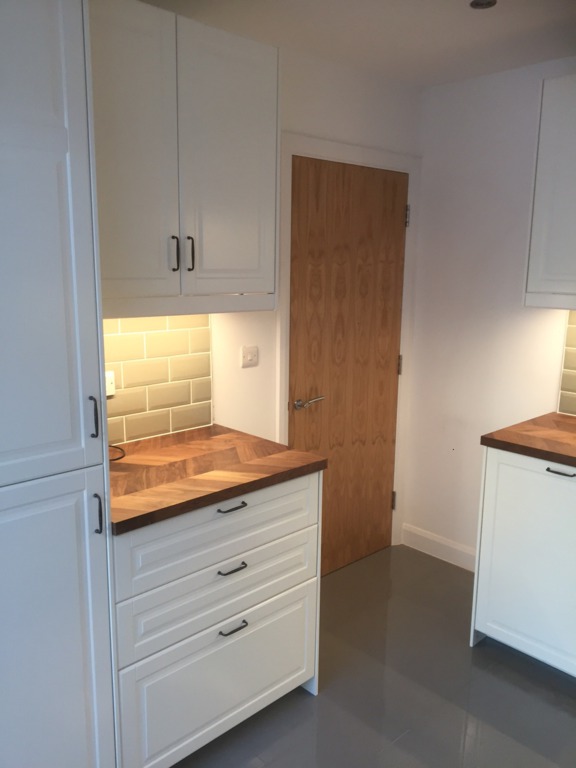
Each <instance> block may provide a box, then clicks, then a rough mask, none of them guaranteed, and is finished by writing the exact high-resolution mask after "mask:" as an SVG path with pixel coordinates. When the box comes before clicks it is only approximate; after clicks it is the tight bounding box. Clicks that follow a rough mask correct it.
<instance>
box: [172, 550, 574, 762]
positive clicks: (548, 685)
mask: <svg viewBox="0 0 576 768" xmlns="http://www.w3.org/2000/svg"><path fill="white" fill-rule="evenodd" d="M472 580H473V579H472V574H470V573H468V572H467V571H463V570H461V569H459V568H456V567H454V566H451V565H448V564H446V563H443V562H441V561H439V560H436V559H434V558H432V557H429V556H427V555H424V554H422V553H419V552H416V551H415V550H411V549H408V548H407V547H392V548H390V549H388V550H385V551H384V552H379V553H378V554H376V555H373V556H371V557H369V558H366V559H365V560H362V561H360V562H358V563H354V564H353V565H350V566H348V567H347V568H343V569H342V570H340V571H337V572H336V573H333V574H330V575H329V576H327V577H325V578H324V579H323V580H322V603H321V604H322V611H321V648H320V694H319V696H318V697H313V696H311V695H309V694H308V693H306V692H304V691H303V690H302V689H298V690H296V691H294V692H292V693H290V694H288V695H287V696H285V697H284V698H283V699H281V700H280V701H278V702H276V703H275V704H273V705H272V706H270V707H268V708H267V709H265V710H264V711H262V712H260V713H258V714H257V715H255V716H254V717H252V718H250V719H249V720H248V721H246V722H245V723H242V724H241V725H239V726H237V727H236V728H234V729H233V730H231V731H230V732H228V733H227V734H225V735H224V736H221V737H220V738H219V739H216V740H215V741H214V742H212V743H211V744H208V745H207V746H206V747H204V748H202V749H201V750H199V751H198V752H196V753H195V754H194V755H191V756H190V757H189V758H187V759H185V760H183V761H181V762H180V763H178V768H268V766H273V768H553V767H554V766H556V767H560V768H576V680H575V679H573V678H571V677H569V676H567V675H564V674H562V673H560V672H558V671H556V670H554V669H552V668H550V667H547V666H546V665H544V664H541V663H539V662H537V661H534V660H532V659H530V658H528V657H527V656H524V655H522V654H520V653H517V652H515V651H513V650H511V649H509V648H507V647H505V646H503V645H500V644H498V643H496V642H495V641H491V640H484V641H483V642H482V643H481V644H480V645H478V646H477V647H476V648H474V649H471V648H469V646H468V635H469V623H470V611H471V603H472Z"/></svg>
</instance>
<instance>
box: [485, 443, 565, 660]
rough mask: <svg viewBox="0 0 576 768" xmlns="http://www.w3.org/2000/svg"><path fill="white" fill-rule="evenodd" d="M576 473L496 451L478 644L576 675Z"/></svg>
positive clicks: (488, 481)
mask: <svg viewBox="0 0 576 768" xmlns="http://www.w3.org/2000/svg"><path fill="white" fill-rule="evenodd" d="M575 510H576V468H574V467H569V466H565V465H562V464H555V463H550V462H546V461H543V460H541V459H535V458H531V457H527V456H521V455H518V454H515V453H509V452H507V451H500V450H497V449H493V448H489V449H488V450H487V456H486V472H485V483H484V498H483V505H482V511H481V521H480V534H479V544H478V556H477V564H476V578H475V590H474V592H475V594H474V608H473V619H472V641H473V642H475V641H477V640H478V639H480V638H481V637H482V636H483V635H488V636H489V637H493V638H494V639H496V640H499V641H501V642H503V643H506V644H507V645H510V646H512V647H513V648H517V649H518V650H520V651H523V652H524V653H527V654H530V655H531V656H534V657H535V658H537V659H540V660H541V661H544V662H546V663H547V664H550V665H552V666H554V667H557V668H558V669H561V670H563V671H564V672H568V673H569V674H571V675H576V557H574V551H575V547H576V514H575Z"/></svg>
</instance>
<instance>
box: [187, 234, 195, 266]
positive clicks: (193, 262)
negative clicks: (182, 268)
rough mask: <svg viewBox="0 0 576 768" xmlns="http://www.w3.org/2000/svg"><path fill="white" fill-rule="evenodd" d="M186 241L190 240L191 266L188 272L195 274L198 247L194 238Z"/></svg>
mask: <svg viewBox="0 0 576 768" xmlns="http://www.w3.org/2000/svg"><path fill="white" fill-rule="evenodd" d="M186 240H190V266H189V267H188V272H194V267H195V266H196V246H195V244H194V238H193V237H190V235H188V237H187V238H186Z"/></svg>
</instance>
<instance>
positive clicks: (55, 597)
mask: <svg viewBox="0 0 576 768" xmlns="http://www.w3.org/2000/svg"><path fill="white" fill-rule="evenodd" d="M65 5H66V6H67V8H68V9H71V6H73V5H76V3H70V2H67V3H65ZM104 498H105V496H104V480H103V472H102V469H101V468H96V467H93V468H90V469H88V470H78V471H75V472H65V473H62V474H60V475H55V476H54V477H50V478H42V479H40V480H32V481H29V482H27V483H19V484H16V485H12V486H6V487H4V488H0V562H1V563H2V572H3V574H4V578H3V584H2V588H1V589H0V616H2V631H1V632H0V680H1V681H2V683H1V685H0V745H1V746H0V755H1V757H0V763H1V764H2V765H3V766H6V768H8V766H14V767H16V766H22V767H23V766H26V768H40V767H41V766H42V768H44V767H45V768H64V767H65V766H70V767H71V768H72V766H73V767H74V768H112V767H113V766H114V733H113V722H114V721H113V715H112V676H111V663H110V622H109V612H108V590H107V563H106V542H105V534H104V533H102V534H98V533H96V532H95V531H96V530H97V529H99V528H100V514H99V504H100V500H102V502H103V501H104Z"/></svg>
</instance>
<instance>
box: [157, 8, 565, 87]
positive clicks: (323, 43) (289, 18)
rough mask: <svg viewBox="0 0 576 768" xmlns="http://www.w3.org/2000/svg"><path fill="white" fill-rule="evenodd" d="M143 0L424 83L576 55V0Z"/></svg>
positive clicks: (409, 81)
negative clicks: (485, 5)
mask: <svg viewBox="0 0 576 768" xmlns="http://www.w3.org/2000/svg"><path fill="white" fill-rule="evenodd" d="M147 2H150V3H153V4H154V5H159V6H162V7H165V8H170V9H171V10H174V11H177V12H178V13H181V14H184V15H187V16H192V17H193V18H195V19H198V20H199V21H202V22H204V23H206V24H209V25H211V26H214V27H219V28H222V29H226V30H228V31H230V32H235V33H237V34H240V35H244V36H246V37H251V38H253V39H256V40H261V41H264V42H269V43H272V44H274V45H277V46H279V47H281V48H291V49H293V50H297V51H303V52H306V53H310V54H312V55H318V56H321V57H323V58H327V59H330V60H333V61H337V62H340V63H342V64H347V65H351V66H355V67H360V68H362V69H367V70H371V71H373V72H377V73H378V74H380V75H382V76H384V77H386V78H387V79H390V80H393V81H397V82H402V83H405V84H407V85H414V86H418V87H425V86H430V85H434V84H439V83H445V82H451V81H454V80H461V79H464V78H468V77H474V76H476V75H483V74H488V73H490V72H497V71H502V70H505V69H512V68H514V67H520V66H525V65H528V64H535V63H537V62H539V61H546V60H549V59H559V58H564V57H566V56H573V55H576V0H498V4H497V5H496V6H495V7H494V8H490V9H487V10H473V9H471V8H470V7H469V0H147Z"/></svg>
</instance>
